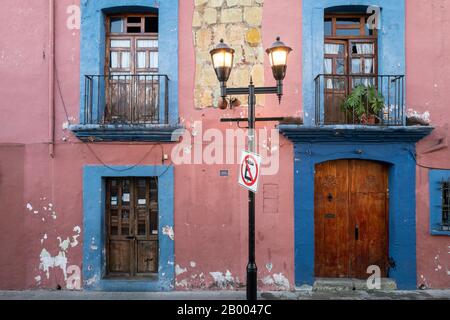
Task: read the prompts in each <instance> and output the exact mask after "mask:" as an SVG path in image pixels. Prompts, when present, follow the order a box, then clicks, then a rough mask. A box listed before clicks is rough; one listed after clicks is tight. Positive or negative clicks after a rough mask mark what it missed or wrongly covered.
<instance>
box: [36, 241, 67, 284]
mask: <svg viewBox="0 0 450 320" xmlns="http://www.w3.org/2000/svg"><path fill="white" fill-rule="evenodd" d="M40 261H41V263H40V265H39V269H40V270H42V271H44V272H45V274H46V276H47V279H50V269H51V268H60V269H61V270H62V272H63V274H64V280H67V270H66V269H67V258H66V254H65V252H63V251H60V252H59V253H58V255H57V256H55V257H53V256H52V255H51V254H50V253H49V252H48V251H47V250H46V249H45V248H44V249H42V251H41V254H40Z"/></svg>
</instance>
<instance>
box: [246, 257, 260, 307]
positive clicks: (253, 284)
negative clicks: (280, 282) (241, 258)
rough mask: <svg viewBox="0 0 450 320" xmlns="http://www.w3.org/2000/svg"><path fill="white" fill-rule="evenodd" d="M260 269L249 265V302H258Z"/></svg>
mask: <svg viewBox="0 0 450 320" xmlns="http://www.w3.org/2000/svg"><path fill="white" fill-rule="evenodd" d="M257 276H258V267H257V266H256V264H248V265H247V300H249V301H256V300H258V296H257V292H258V281H257Z"/></svg>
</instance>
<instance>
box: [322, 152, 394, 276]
mask: <svg viewBox="0 0 450 320" xmlns="http://www.w3.org/2000/svg"><path fill="white" fill-rule="evenodd" d="M388 198H389V191H388V168H387V166H385V165H383V164H381V163H378V162H371V161H361V160H338V161H331V162H326V163H322V164H319V165H317V166H316V174H315V275H316V277H323V278H359V279H367V277H368V276H369V275H368V274H367V267H368V266H371V265H377V266H379V267H380V269H381V273H382V274H381V275H382V276H383V277H386V275H387V272H388V270H387V268H388V234H389V229H388V201H389V199H388Z"/></svg>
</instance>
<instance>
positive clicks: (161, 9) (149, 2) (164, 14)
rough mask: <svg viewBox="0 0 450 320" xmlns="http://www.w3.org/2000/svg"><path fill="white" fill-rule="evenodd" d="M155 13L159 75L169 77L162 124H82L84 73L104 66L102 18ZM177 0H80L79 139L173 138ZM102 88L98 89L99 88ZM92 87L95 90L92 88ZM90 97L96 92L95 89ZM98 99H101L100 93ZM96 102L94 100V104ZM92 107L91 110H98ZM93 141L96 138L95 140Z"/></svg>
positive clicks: (175, 125) (93, 72) (101, 70)
mask: <svg viewBox="0 0 450 320" xmlns="http://www.w3.org/2000/svg"><path fill="white" fill-rule="evenodd" d="M156 11H157V12H158V29H159V31H158V38H159V39H158V48H159V49H158V50H159V56H160V57H161V58H160V59H159V60H160V61H159V74H162V75H165V76H167V78H168V79H169V81H168V84H167V88H166V87H164V88H163V90H164V93H165V92H166V91H165V90H167V92H168V95H167V104H168V107H167V112H166V114H165V115H164V117H165V118H164V123H162V124H144V125H130V126H127V125H120V128H119V126H117V125H109V124H107V125H105V124H95V123H94V124H92V123H89V124H84V119H86V117H87V114H86V111H85V109H86V108H85V99H84V98H85V96H86V94H88V93H89V92H88V90H87V89H86V82H85V76H86V75H102V74H104V67H105V53H106V49H105V46H106V28H105V18H106V16H107V15H110V14H120V13H148V12H156ZM178 23H179V15H178V0H95V1H94V0H81V44H80V48H81V52H80V119H81V123H82V124H80V125H72V126H71V130H72V131H73V132H74V133H75V135H76V136H77V137H78V138H80V139H81V140H89V139H91V141H92V138H99V140H101V141H109V140H120V141H129V140H132V141H135V140H137V141H163V142H164V141H167V142H170V141H173V140H175V138H174V137H173V135H172V134H173V133H174V131H176V130H177V129H179V128H180V126H179V124H178ZM101 89H102V88H100V90H101ZM94 90H97V89H95V88H94ZM93 96H95V97H97V95H95V92H94V94H93ZM98 99H99V101H101V100H102V99H103V98H102V97H101V95H100V96H99V98H98ZM94 105H95V103H94ZM97 108H98V107H93V108H92V112H93V113H94V112H98V110H99V109H97ZM94 141H95V140H94Z"/></svg>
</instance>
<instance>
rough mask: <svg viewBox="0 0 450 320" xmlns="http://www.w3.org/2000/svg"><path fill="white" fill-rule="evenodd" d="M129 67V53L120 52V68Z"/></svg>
mask: <svg viewBox="0 0 450 320" xmlns="http://www.w3.org/2000/svg"><path fill="white" fill-rule="evenodd" d="M129 67H130V53H129V52H122V68H124V69H127V68H129Z"/></svg>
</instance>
